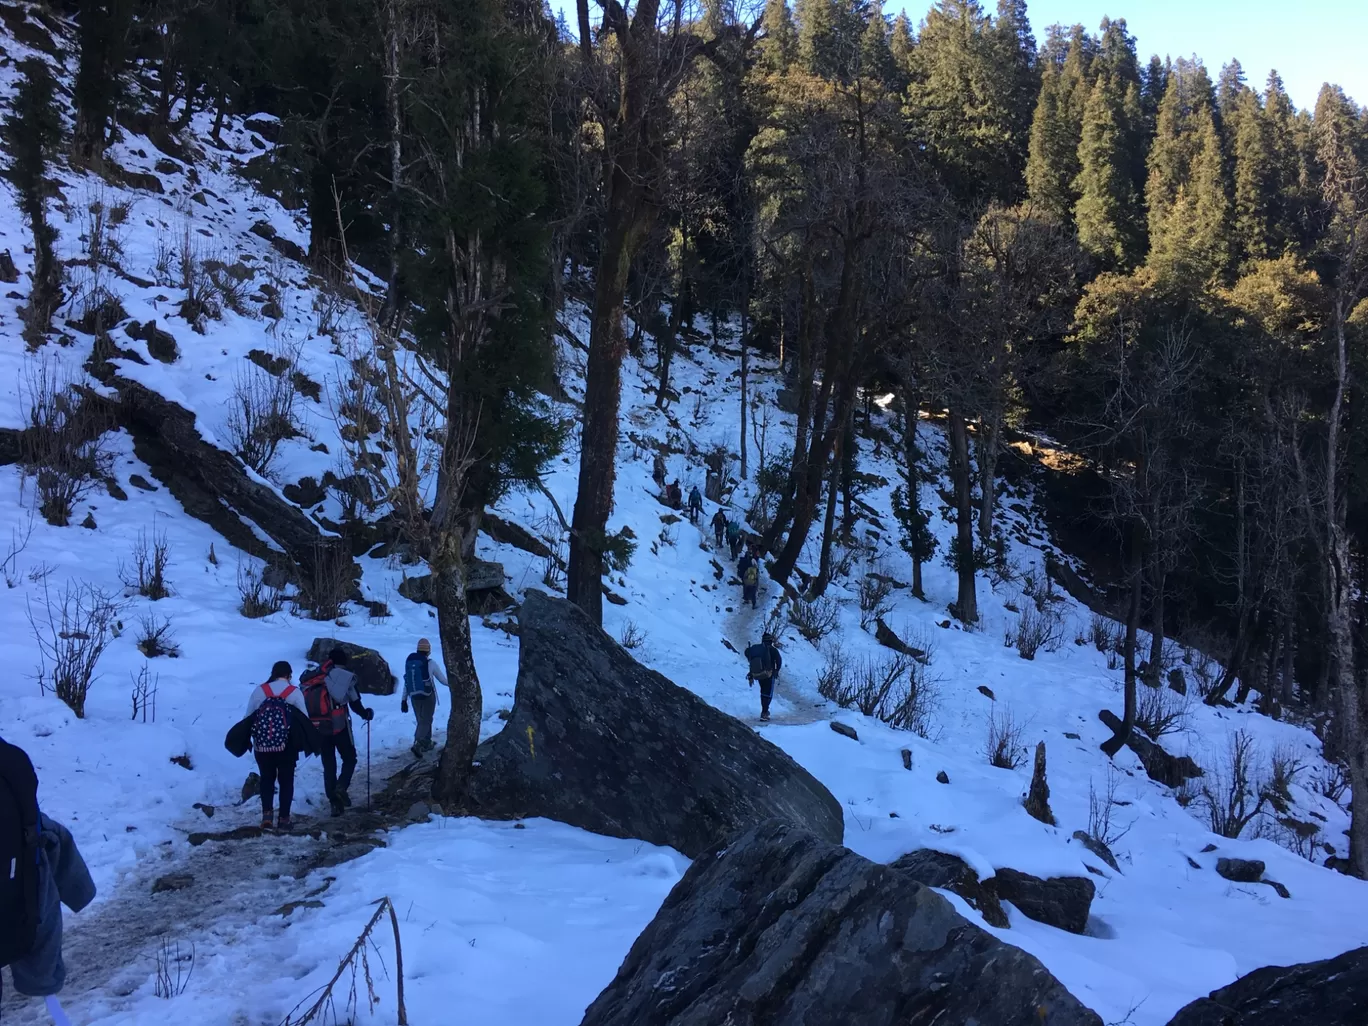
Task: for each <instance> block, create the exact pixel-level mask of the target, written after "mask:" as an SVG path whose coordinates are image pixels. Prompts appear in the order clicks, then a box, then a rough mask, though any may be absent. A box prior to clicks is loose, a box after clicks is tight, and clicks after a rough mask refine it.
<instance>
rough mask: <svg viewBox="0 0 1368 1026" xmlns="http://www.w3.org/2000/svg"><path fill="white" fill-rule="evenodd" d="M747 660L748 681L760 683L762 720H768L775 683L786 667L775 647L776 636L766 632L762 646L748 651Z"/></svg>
mask: <svg viewBox="0 0 1368 1026" xmlns="http://www.w3.org/2000/svg"><path fill="white" fill-rule="evenodd" d="M746 659H747V661H748V662H749V663H750V669H749V670H747V671H746V679H747V680H748V681H750V682H751V684H752V685H754V684H755V683H756V681H759V682H760V718H761V719H762V720H767V719H769V718H770V714H769V707H770V700H771V699H772V698H774V682H775V681H776V680H778V679H779V669H780V667H782V666H783V665H784V660H783V659H782V658H781V657H780V655H779V650H778V649H777V648H775V647H774V635H773V634H771V633H769V632H768V631H766V632H765V633H764V634H763V635H762V636H761V638H760V644H758V645H751V646H750V648H748V649H746Z"/></svg>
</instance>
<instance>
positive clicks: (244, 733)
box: [224, 660, 322, 830]
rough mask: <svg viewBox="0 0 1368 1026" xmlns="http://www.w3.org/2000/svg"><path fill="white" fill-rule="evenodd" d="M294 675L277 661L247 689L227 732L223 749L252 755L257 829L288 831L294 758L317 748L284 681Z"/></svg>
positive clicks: (301, 705)
mask: <svg viewBox="0 0 1368 1026" xmlns="http://www.w3.org/2000/svg"><path fill="white" fill-rule="evenodd" d="M293 674H294V670H293V669H291V667H290V664H289V663H287V662H285V661H284V660H281V661H280V662H278V663H276V664H275V665H274V666H272V667H271V679H270V680H268V681H267V682H266V683H265V684H260V685H258V686H257V687H254V688H253V689H252V693H251V695H250V696H248V698H247V714H246V715H245V716H244V717H243V718H242V719H241V720H239V721H238V723H237V724H236V725H235V726H234V727H233V728H232V729H231V730H230V731H228V737H227V739H226V740H225V741H224V747H225V748H227V749H228V750H229V751H230V752H232V753H233V754H234V755H242V754H244V753H245V752H246V751H247V748H248V746H249V745H250V747H251V748H252V751H253V753H254V754H255V755H256V764H257V771H258V772H259V773H260V775H261V829H262V830H270V829H271V828H272V826H273V825H274V826H275V827H276V828H278V829H280V830H289V829H290V828H291V827H292V826H293V825H294V824H293V821H292V820H291V819H290V806H291V805H292V804H293V803H294V781H295V767H296V765H297V763H298V762H299V757H300V755H316V754H318V752H319V750H320V749H321V747H322V741H321V739H320V738H319V736H318V731H317V730H316V729H315V728H314V725H313V721H311V720H310V719H309V707H308V705H307V704H306V703H305V701H304V695H303V694H302V693H301V692H300V690H299V688H298V687H296V686H295V685H294V684H293V683H292V682H291V680H290V678H291V677H292V676H293ZM277 782H279V784H280V815H279V818H278V819H277V820H276V822H275V823H274V824H272V822H271V817H272V814H273V809H272V805H273V804H274V803H275V790H276V783H277Z"/></svg>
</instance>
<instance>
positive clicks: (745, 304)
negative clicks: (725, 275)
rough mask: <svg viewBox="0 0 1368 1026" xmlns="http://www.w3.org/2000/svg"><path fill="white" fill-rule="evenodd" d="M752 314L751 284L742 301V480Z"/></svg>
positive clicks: (746, 474) (744, 477) (743, 477)
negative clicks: (748, 322) (750, 318)
mask: <svg viewBox="0 0 1368 1026" xmlns="http://www.w3.org/2000/svg"><path fill="white" fill-rule="evenodd" d="M749 314H750V283H749V280H748V281H747V284H746V295H745V298H744V299H743V300H742V301H741V480H742V481H746V480H748V479H749V467H748V461H747V450H746V417H747V415H748V414H749V412H750V411H749V410H748V409H747V407H746V383H747V379H748V378H749V376H750V350H749V349H748V347H747V339H746V335H747V332H748V330H749V325H748V324H747V319H748V317H749Z"/></svg>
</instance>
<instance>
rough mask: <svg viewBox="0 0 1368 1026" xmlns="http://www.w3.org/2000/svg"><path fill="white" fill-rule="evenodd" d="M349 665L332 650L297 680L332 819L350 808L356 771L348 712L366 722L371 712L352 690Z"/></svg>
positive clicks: (353, 677)
mask: <svg viewBox="0 0 1368 1026" xmlns="http://www.w3.org/2000/svg"><path fill="white" fill-rule="evenodd" d="M350 662H351V659H350V658H349V657H348V655H347V653H346V651H344V650H343V649H342V648H340V647H339V648H334V649H333V650H332V651H331V652H329V653H328V658H327V659H326V660H324V662H323V664H322V665H321V666H319V667H318V668H317V669H314V670H306V671H304V672H303V673H302V674H300V677H299V683H300V685H301V686H302V687H303V688H304V704H305V705H306V706H308V708H309V719H310V720H312V721H313V725H314V727H315V728H316V729H317V730H318V733H319V734H320V735H321V741H322V744H321V747H320V754H321V755H322V756H323V792H324V794H326V795H327V796H328V804H329V805H330V806H331V807H332V814H333V815H334V816H340V815H342V811H343V810H344V809H346V808H347V807H348V806H350V805H351V803H352V802H351V795H349V794H348V793H347V788H349V787H350V786H351V780H352V774H353V773H355V772H356V742H355V741H353V740H352V729H351V715H350V714H349V713H348V711H347V710H348V708H350V709H351V712H354V713H356V715H357V716H360V717H361V718H362V719H363V720H365V721H366V722H367V723H369V722H370V721H371V720H372V719H373V718H374V717H375V710H374V709H367V708H366V707H365V706H364V705H362V704H361V695H360V694H359V693H358V692H357V690H356V674H354V673H352V672H351V671H350V670H349V669H347V665H348V664H349V663H350ZM339 755H340V756H342V772H341V773H340V774H339V773H338V772H337V757H338V756H339Z"/></svg>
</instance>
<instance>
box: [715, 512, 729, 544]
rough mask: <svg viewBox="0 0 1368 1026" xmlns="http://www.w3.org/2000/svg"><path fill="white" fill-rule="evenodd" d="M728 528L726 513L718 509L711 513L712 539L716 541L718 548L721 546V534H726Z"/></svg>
mask: <svg viewBox="0 0 1368 1026" xmlns="http://www.w3.org/2000/svg"><path fill="white" fill-rule="evenodd" d="M730 528H731V524H730V523H728V521H727V514H725V513H723V512H722V511H721V510H720V509H719V510H718V511H717V512H716V513H714V514H713V518H712V529H713V539H714V540H715V541H716V542H717V547H718V548H719V549H720V548H721V547H722V538H723V536H724V535H726V533H727V531H728V530H730Z"/></svg>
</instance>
